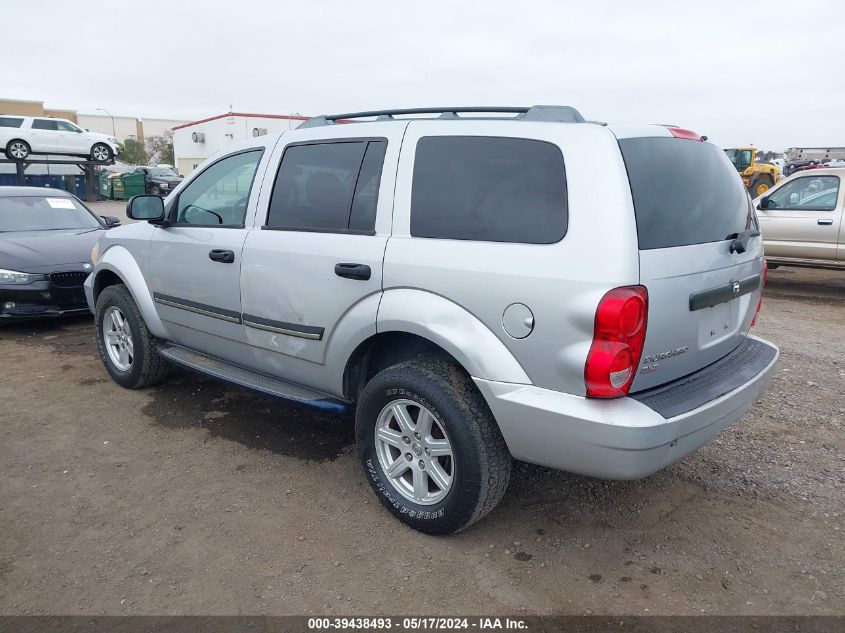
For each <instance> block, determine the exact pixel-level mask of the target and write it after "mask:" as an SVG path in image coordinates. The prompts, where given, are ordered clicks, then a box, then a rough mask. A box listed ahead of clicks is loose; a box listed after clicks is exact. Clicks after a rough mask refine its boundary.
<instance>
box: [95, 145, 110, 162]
mask: <svg viewBox="0 0 845 633" xmlns="http://www.w3.org/2000/svg"><path fill="white" fill-rule="evenodd" d="M91 160H92V161H94V162H95V163H110V162H111V161H112V160H114V152H113V151H112V149H111V147H109V146H108V145H106V144H105V143H96V144H95V145H94V147H92V148H91Z"/></svg>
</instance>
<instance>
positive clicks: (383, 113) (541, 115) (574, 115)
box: [299, 105, 585, 128]
mask: <svg viewBox="0 0 845 633" xmlns="http://www.w3.org/2000/svg"><path fill="white" fill-rule="evenodd" d="M471 112H477V113H481V114H515V115H516V116H515V117H513V118H514V119H519V120H521V121H550V122H556V123H584V122H585V120H584V117H583V116H581V113H580V112H578V110H576V109H575V108H573V107H572V106H556V105H535V106H531V107H530V108H529V107H502V106H457V107H451V108H402V109H397V110H371V111H369V112H347V113H344V114H322V115H320V116H315V117H311V118H310V119H308V120H307V121H305V122H304V123H302V125H300V126H299V127H300V128H306V127H320V126H323V125H334V124H335V123H337V122H343V123H345V122H350V123H351V122H352V120H353V119H364V118H375V120H376V121H392V120H393V117H394V116H397V115H399V116H402V115H414V114H440V116H439V117H438V118H440V119H462V118H464V117H460V116H458V114H460V113H471ZM495 118H498V117H495Z"/></svg>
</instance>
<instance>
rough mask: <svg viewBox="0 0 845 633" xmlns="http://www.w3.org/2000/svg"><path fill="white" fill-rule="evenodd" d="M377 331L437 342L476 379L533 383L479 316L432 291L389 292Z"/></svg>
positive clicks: (382, 305)
mask: <svg viewBox="0 0 845 633" xmlns="http://www.w3.org/2000/svg"><path fill="white" fill-rule="evenodd" d="M376 329H377V331H378V332H379V333H382V332H408V333H409V334H416V335H418V336H421V337H423V338H426V339H428V340H430V341H431V342H432V343H436V344H437V345H439V346H440V347H442V348H443V349H445V350H446V351H447V352H449V353H450V354H451V355H452V356H454V357H455V359H457V361H458V362H459V363H461V365H463V367H464V369H466V370H467V371H468V372H469V373H470V375H471V376H473V377H475V378H482V379H485V380H496V381H499V382H515V383H522V384H531V380H530V379H529V378H528V375H527V374H526V373H525V370H523V369H522V367H521V366H520V364H519V362H517V360H516V358H514V356H513V354H511V353H510V351H509V350H508V348H507V347H505V345H504V343H502V341H500V340H499V339H498V337H497V336H496V335H495V334H493V332H491V331H490V328H488V327H487V326H486V325H484V323H482V322H481V321H480V320H479V319H478V318H477V317H475V316H474V315H472V314H471V313H469V312H468V311H467V310H465V309H464V308H462V307H461V306H459V305H458V304H456V303H454V302H452V301H449V300H448V299H445V298H443V297H441V296H440V295H436V294H433V293H430V292H425V291H422V290H412V289H407V288H399V289H395V290H387V291H385V292H384V295H383V296H382V300H381V305H380V306H379V311H378V319H377V322H376Z"/></svg>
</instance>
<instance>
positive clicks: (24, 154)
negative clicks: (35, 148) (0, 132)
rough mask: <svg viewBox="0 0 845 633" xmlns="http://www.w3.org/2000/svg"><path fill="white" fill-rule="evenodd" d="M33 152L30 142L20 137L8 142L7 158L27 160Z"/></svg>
mask: <svg viewBox="0 0 845 633" xmlns="http://www.w3.org/2000/svg"><path fill="white" fill-rule="evenodd" d="M31 152H32V149H31V148H30V146H29V143H27V142H26V141H22V140H20V139H12V140H11V141H9V142H8V143H7V144H6V158H8V159H9V160H17V161H22V160H26V159H27V158H28V157H29V155H30V153H31Z"/></svg>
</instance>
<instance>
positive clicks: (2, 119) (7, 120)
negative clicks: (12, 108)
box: [0, 116, 23, 127]
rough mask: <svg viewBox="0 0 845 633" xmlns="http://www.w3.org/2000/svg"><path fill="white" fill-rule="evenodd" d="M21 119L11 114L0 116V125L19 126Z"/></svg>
mask: <svg viewBox="0 0 845 633" xmlns="http://www.w3.org/2000/svg"><path fill="white" fill-rule="evenodd" d="M21 123H23V119H21V118H18V117H13V116H0V127H20V126H21Z"/></svg>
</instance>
